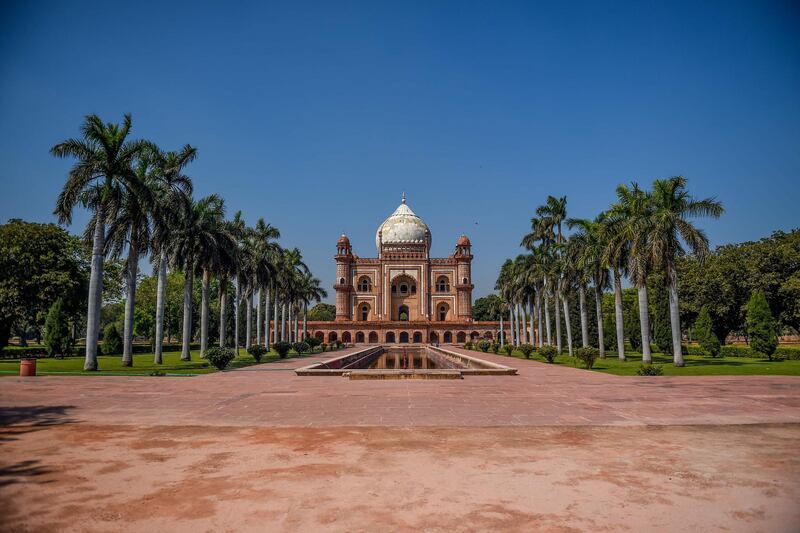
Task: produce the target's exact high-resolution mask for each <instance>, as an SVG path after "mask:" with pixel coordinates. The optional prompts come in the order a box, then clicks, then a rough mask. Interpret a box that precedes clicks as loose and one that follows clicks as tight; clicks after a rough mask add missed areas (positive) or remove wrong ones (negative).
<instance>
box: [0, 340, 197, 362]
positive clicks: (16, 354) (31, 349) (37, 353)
mask: <svg viewBox="0 0 800 533" xmlns="http://www.w3.org/2000/svg"><path fill="white" fill-rule="evenodd" d="M98 344H99V345H100V347H102V346H103V343H102V342H100V343H98ZM189 348H190V349H191V350H199V349H200V345H199V344H190V345H189ZM162 351H164V352H165V353H166V352H180V351H181V345H180V343H178V344H175V343H171V344H166V343H164V344H163V345H162ZM85 353H86V345H83V344H82V345H79V346H76V347H75V348H73V350H72V355H73V356H75V357H80V356H82V355H84V354H85ZM98 353H102V350H98ZM133 353H135V354H136V353H153V347H152V346H150V345H149V344H134V345H133ZM22 356H34V357H47V347H45V346H27V347H26V346H6V347H5V348H3V350H2V351H0V358H2V359H19V358H20V357H22Z"/></svg>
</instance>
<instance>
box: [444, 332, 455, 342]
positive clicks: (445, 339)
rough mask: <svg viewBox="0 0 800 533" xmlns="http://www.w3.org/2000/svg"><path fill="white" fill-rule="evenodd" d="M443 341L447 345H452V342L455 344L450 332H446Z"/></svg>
mask: <svg viewBox="0 0 800 533" xmlns="http://www.w3.org/2000/svg"><path fill="white" fill-rule="evenodd" d="M443 341H444V342H445V343H447V344H450V343H452V342H453V334H452V333H451V332H449V331H445V332H444V338H443Z"/></svg>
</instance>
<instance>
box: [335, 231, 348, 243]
mask: <svg viewBox="0 0 800 533" xmlns="http://www.w3.org/2000/svg"><path fill="white" fill-rule="evenodd" d="M336 244H347V245H349V244H350V239H348V238H347V235H345V234H344V233H342V236H341V237H339V240H338V241H336Z"/></svg>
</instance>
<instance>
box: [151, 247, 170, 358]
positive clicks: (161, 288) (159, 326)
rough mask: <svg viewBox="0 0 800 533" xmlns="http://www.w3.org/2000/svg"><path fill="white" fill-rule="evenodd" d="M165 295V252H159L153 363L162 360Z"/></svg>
mask: <svg viewBox="0 0 800 533" xmlns="http://www.w3.org/2000/svg"><path fill="white" fill-rule="evenodd" d="M166 297H167V254H166V253H164V252H161V256H160V257H159V259H158V288H157V289H156V346H155V350H154V352H155V353H154V355H153V363H155V364H157V365H160V364H162V362H163V357H162V352H163V349H164V302H165V300H166Z"/></svg>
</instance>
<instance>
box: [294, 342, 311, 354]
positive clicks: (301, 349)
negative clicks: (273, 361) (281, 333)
mask: <svg viewBox="0 0 800 533" xmlns="http://www.w3.org/2000/svg"><path fill="white" fill-rule="evenodd" d="M292 348H294V351H295V352H297V353H298V354H302V353H306V352H307V351H309V350H310V349H311V347H310V346H309V345H308V343H307V342H296V343H294V344H292Z"/></svg>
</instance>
